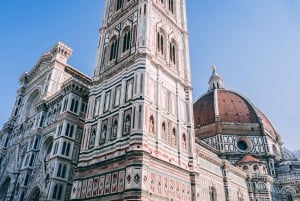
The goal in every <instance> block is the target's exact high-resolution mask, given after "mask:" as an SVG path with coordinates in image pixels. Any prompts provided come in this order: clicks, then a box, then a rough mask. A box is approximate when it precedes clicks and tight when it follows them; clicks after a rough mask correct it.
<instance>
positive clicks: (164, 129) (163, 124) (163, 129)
mask: <svg viewBox="0 0 300 201" xmlns="http://www.w3.org/2000/svg"><path fill="white" fill-rule="evenodd" d="M161 138H162V139H163V140H165V139H166V123H165V122H164V121H163V122H162V124H161Z"/></svg>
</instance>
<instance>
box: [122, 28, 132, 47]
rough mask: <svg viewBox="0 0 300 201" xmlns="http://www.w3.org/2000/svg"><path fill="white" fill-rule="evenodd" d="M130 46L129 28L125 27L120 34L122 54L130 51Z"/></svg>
mask: <svg viewBox="0 0 300 201" xmlns="http://www.w3.org/2000/svg"><path fill="white" fill-rule="evenodd" d="M130 44H131V30H130V27H129V26H127V27H125V29H124V31H123V32H122V53H124V52H126V51H127V50H129V49H130Z"/></svg>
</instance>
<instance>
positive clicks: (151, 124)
mask: <svg viewBox="0 0 300 201" xmlns="http://www.w3.org/2000/svg"><path fill="white" fill-rule="evenodd" d="M149 133H152V134H154V118H153V116H152V115H151V116H150V118H149Z"/></svg>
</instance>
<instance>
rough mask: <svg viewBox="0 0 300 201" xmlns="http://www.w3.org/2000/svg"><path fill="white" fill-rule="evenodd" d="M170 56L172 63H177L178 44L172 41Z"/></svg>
mask: <svg viewBox="0 0 300 201" xmlns="http://www.w3.org/2000/svg"><path fill="white" fill-rule="evenodd" d="M169 54H170V55H169V58H170V63H171V64H176V46H175V43H174V42H171V43H170V46H169Z"/></svg>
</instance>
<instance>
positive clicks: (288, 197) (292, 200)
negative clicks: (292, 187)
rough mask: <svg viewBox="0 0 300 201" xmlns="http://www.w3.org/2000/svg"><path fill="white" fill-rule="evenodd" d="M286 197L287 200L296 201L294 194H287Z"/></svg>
mask: <svg viewBox="0 0 300 201" xmlns="http://www.w3.org/2000/svg"><path fill="white" fill-rule="evenodd" d="M286 198H287V199H286V200H287V201H294V199H293V196H292V195H291V194H287V196H286Z"/></svg>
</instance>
